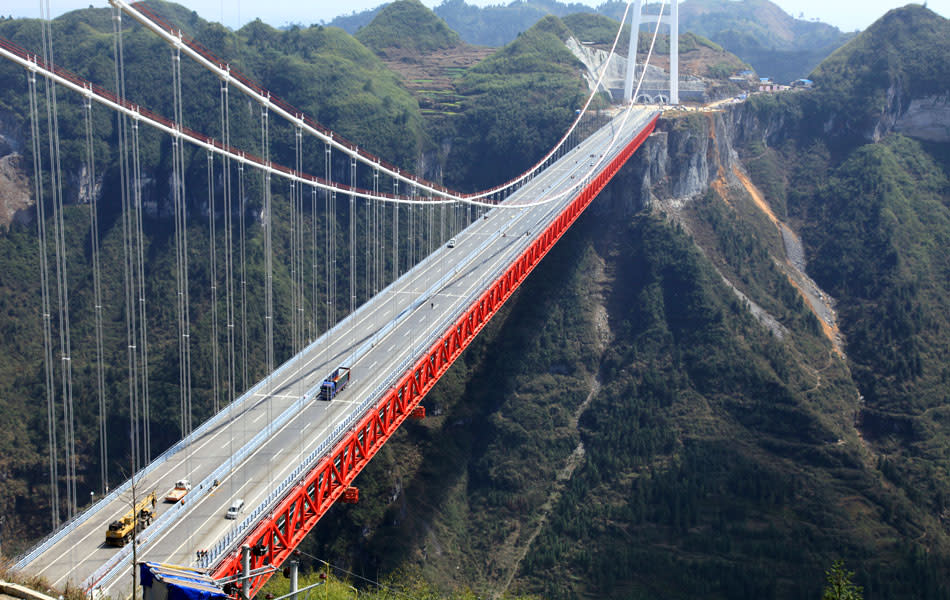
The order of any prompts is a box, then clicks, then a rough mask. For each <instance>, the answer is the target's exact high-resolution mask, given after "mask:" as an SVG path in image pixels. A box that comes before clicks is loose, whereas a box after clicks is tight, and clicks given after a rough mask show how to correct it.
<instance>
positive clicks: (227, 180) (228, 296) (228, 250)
mask: <svg viewBox="0 0 950 600" xmlns="http://www.w3.org/2000/svg"><path fill="white" fill-rule="evenodd" d="M221 133H222V137H223V139H224V145H225V147H230V146H231V111H230V107H229V105H228V83H227V81H222V82H221ZM223 182H224V271H225V287H224V296H225V305H226V319H227V321H226V323H227V324H226V326H225V328H226V329H227V334H228V335H227V338H228V354H227V363H228V396H227V402H228V404H229V405H230V404H231V401H232V400H234V398H235V397H237V391H236V390H235V389H234V388H235V384H234V379H235V366H234V240H233V237H234V235H233V231H232V227H231V225H232V207H231V157H230V156H225V157H224V178H223Z"/></svg>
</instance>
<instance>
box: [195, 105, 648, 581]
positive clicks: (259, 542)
mask: <svg viewBox="0 0 950 600" xmlns="http://www.w3.org/2000/svg"><path fill="white" fill-rule="evenodd" d="M658 118H659V117H658V116H657V117H654V118H653V120H652V121H650V123H648V124H647V126H646V127H645V128H644V129H643V131H641V132H640V133H639V134H638V135H637V136H636V137H635V138H634V139H633V141H631V142H630V143H629V144H628V145H627V146H626V147H625V148H624V149H623V150H622V151H621V152H620V154H618V155H617V156H616V157H615V158H614V159H613V160H612V161H611V162H610V164H608V165H607V167H606V168H605V169H604V170H603V171H601V172H600V174H598V175H597V176H596V177H594V179H593V180H592V181H591V182H590V183H589V184H588V185H587V186H586V187H585V188H584V189H583V191H581V193H580V194H579V195H578V196H577V197H576V198H575V199H574V200H573V201H572V202H571V203H570V204H569V205H568V206H567V207H566V208H565V209H564V211H563V212H562V213H561V214H560V215H558V217H556V218H555V219H554V221H553V222H552V223H551V224H550V225H548V227H547V228H545V230H544V231H543V232H542V233H541V234H540V235H539V236H538V237H537V238H535V240H534V241H533V242H532V243H531V245H529V246H528V247H527V248H526V249H525V250H524V251H523V252H522V253H521V255H520V256H518V258H516V259H515V260H514V262H512V264H511V265H510V266H509V267H508V269H507V270H505V272H504V273H503V274H502V275H501V276H500V277H499V278H498V279H497V280H496V281H495V282H494V283H492V284H491V286H490V287H489V288H488V289H487V290H485V292H484V293H482V295H481V296H480V297H479V298H478V300H476V301H475V303H474V304H472V305H471V306H470V307H469V308H468V310H466V311H465V313H464V314H463V315H462V316H461V317H460V318H459V319H458V320H457V321H456V322H455V324H454V325H452V326H451V327H449V328H448V329H447V330H446V331H445V332H444V333H443V334H442V337H441V338H439V340H438V341H436V342H435V343H434V344H433V345H432V347H431V348H429V350H428V351H427V352H426V353H425V355H424V356H422V357H421V358H420V359H419V360H418V361H417V362H416V363H415V365H414V366H413V367H412V368H411V369H409V370H408V371H406V373H404V374H403V375H402V377H401V378H400V379H399V380H398V382H397V383H396V384H395V385H394V386H393V387H392V388H390V389H389V390H388V391H387V392H386V394H385V395H384V396H383V398H382V399H380V401H379V402H378V403H377V404H376V406H374V407H373V408H371V409H370V410H369V411H368V412H367V413H366V415H365V416H364V417H363V418H362V419H361V420H360V421H359V422H358V423H357V425H356V426H355V427H353V429H351V430H350V431H349V432H348V433H347V434H346V436H345V437H344V439H343V440H341V441H340V443H339V444H337V445H336V447H334V449H333V450H332V451H331V452H330V453H329V454H327V456H326V457H324V458H323V459H322V460H321V461H320V462H319V463H318V464H317V465H316V466H315V467H314V468H313V469H312V470H311V471H310V472H309V473H307V474H306V475H305V476H304V477H303V479H302V480H301V482H300V483H299V484H298V485H297V486H295V487H294V488H292V489H291V490H290V491H289V492H288V493H287V495H286V496H285V497H284V498H283V500H281V501H280V503H279V504H278V505H277V507H276V508H274V510H273V511H271V512H270V513H269V514H268V515H267V516H265V517H264V518H263V519H262V520H261V522H260V523H259V524H258V525H257V527H255V528H254V529H252V530H251V533H250V534H249V535H248V536H247V537H246V538H245V540H244V542H243V543H244V544H247V545H249V546H251V548H252V554H251V570H254V569H257V568H259V567H263V566H266V565H274V566H280V565H281V564H283V562H284V560H286V559H287V557H289V556H290V555H291V553H292V552H293V550H294V548H296V547H297V545H298V544H299V543H300V542H301V541H302V540H303V538H304V537H305V536H306V535H307V534H308V533H309V532H310V530H311V529H313V527H314V526H315V525H316V524H317V521H319V520H320V518H321V517H322V516H323V515H324V514H325V513H326V512H327V510H328V509H329V508H330V506H332V505H333V503H334V502H336V501H337V500H338V499H339V498H340V497H341V496H342V495H343V493H344V491H345V490H346V488H347V486H349V485H350V483H351V482H352V481H353V480H354V479H355V478H356V475H357V474H358V473H359V472H360V471H361V470H362V469H363V467H365V466H366V464H367V463H368V462H369V461H370V459H372V458H373V456H375V454H376V453H377V452H378V451H379V449H380V448H382V446H383V444H385V443H386V441H388V440H389V438H390V437H392V435H393V434H394V433H395V432H396V429H398V428H399V426H400V425H401V424H402V423H403V421H405V420H406V419H407V418H409V417H411V416H412V412H413V409H414V408H415V407H416V406H417V405H418V404H419V402H420V401H421V400H422V398H423V397H424V396H425V395H426V394H427V393H428V392H429V390H431V389H432V387H433V386H434V385H435V383H436V382H437V381H438V380H439V378H440V377H441V376H442V375H443V374H444V373H445V372H446V371H448V369H449V367H451V366H452V363H453V362H455V359H457V358H458V357H459V355H461V354H462V351H463V350H465V348H466V347H468V345H469V344H470V343H471V342H472V340H473V339H474V338H475V336H476V335H478V333H479V332H480V331H481V330H482V328H484V327H485V325H486V324H487V323H488V321H489V320H490V319H491V318H492V317H493V316H494V315H495V314H496V313H497V312H498V311H499V309H501V306H502V305H503V304H504V303H505V301H506V300H507V299H508V298H509V297H510V296H511V294H513V293H514V291H515V290H516V289H517V288H518V286H519V285H520V284H521V282H522V281H524V280H525V278H526V277H527V276H528V275H529V274H530V273H531V271H532V270H533V269H534V268H535V266H537V264H538V263H539V262H540V261H541V259H542V258H544V256H545V255H546V254H547V253H548V251H549V250H550V249H551V248H552V247H553V246H554V244H555V243H556V242H557V241H558V240H559V239H561V236H563V235H564V233H565V232H566V231H567V230H568V229H569V228H570V226H571V225H572V224H573V223H574V221H576V220H577V219H578V217H580V215H581V213H582V212H584V209H586V208H587V207H588V206H589V205H590V203H591V202H592V201H593V200H594V198H596V197H597V194H599V193H600V192H601V190H603V189H604V187H605V186H606V185H607V183H608V182H610V180H611V179H612V178H613V177H614V175H616V174H617V171H619V170H620V168H621V167H622V166H623V165H624V163H626V162H627V160H628V159H629V158H630V157H631V156H632V155H633V153H634V152H636V150H637V148H639V147H640V145H641V144H642V143H643V141H644V140H645V139H646V138H647V136H649V135H650V133H652V132H653V128H654V127H655V126H656V121H657V119H658ZM240 571H241V558H240V551H239V550H238V551H235V552H232V553H231V554H229V555H227V556H226V557H225V558H224V559H223V560H222V561H221V562H220V563H219V564H218V566H217V567H216V568H215V569H214V571H213V576H214V578H215V579H222V578H225V577H231V576H234V575H238V574H239V573H240ZM269 577H270V573H267V574H264V575H259V576H257V577H255V578H254V579H253V580H252V581H251V582H250V594H251V595H253V594H254V593H256V592H257V591H258V590H259V589H260V588H261V586H263V585H264V583H265V582H266V581H267V579H268V578H269Z"/></svg>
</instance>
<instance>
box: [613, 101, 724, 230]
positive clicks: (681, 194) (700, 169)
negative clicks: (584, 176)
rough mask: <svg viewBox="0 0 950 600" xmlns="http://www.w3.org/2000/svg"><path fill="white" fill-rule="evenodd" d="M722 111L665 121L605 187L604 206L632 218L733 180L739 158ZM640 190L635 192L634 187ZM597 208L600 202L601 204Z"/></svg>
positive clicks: (684, 200)
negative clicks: (721, 180) (651, 207)
mask: <svg viewBox="0 0 950 600" xmlns="http://www.w3.org/2000/svg"><path fill="white" fill-rule="evenodd" d="M731 127H732V123H731V121H729V120H727V119H724V118H723V117H722V115H721V114H718V113H710V114H708V115H688V116H684V117H682V118H674V119H663V118H661V119H660V121H659V123H658V124H657V128H656V130H655V131H654V132H653V134H652V135H651V136H650V137H649V138H647V140H646V141H645V142H644V144H643V146H642V147H641V148H640V150H639V151H637V153H636V154H635V155H634V156H633V158H631V159H630V162H629V163H627V165H626V166H625V167H624V168H623V169H622V170H621V171H620V173H618V174H617V177H616V178H615V182H616V183H612V184H611V185H610V186H608V187H607V189H606V190H605V196H606V197H605V198H604V199H605V200H606V201H605V202H601V203H599V204H600V208H599V209H600V210H609V211H611V212H614V213H619V214H621V215H625V216H629V215H632V214H633V213H635V212H637V211H638V210H640V209H642V208H644V207H646V206H653V205H656V204H657V203H664V204H668V205H670V206H673V207H677V206H681V205H682V203H684V202H686V201H688V200H689V199H691V198H694V197H696V196H697V195H700V194H703V193H705V191H706V189H707V188H708V187H709V186H710V185H712V184H713V183H714V182H715V181H717V180H719V179H724V180H725V181H727V182H729V183H733V179H734V177H733V175H732V171H733V167H734V166H735V165H736V164H737V161H738V158H737V155H736V152H735V150H734V149H733V148H732V144H731V141H730V140H731V139H732V137H733V131H731V129H730V128H731ZM631 189H633V190H635V193H633V194H631V193H629V190H631ZM595 206H596V205H595Z"/></svg>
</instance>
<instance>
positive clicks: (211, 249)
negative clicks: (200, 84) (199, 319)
mask: <svg viewBox="0 0 950 600" xmlns="http://www.w3.org/2000/svg"><path fill="white" fill-rule="evenodd" d="M214 229H215V227H214V155H213V154H212V153H211V152H208V256H209V259H210V261H211V274H210V277H209V279H210V283H211V380H212V381H211V393H212V400H213V406H214V412H215V413H217V412H218V410H220V408H221V398H220V392H221V390H220V389H219V384H220V381H221V380H220V373H219V371H218V342H219V341H220V340H219V337H218V254H217V252H216V250H215V245H216V243H215V232H214Z"/></svg>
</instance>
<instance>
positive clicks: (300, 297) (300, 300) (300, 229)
mask: <svg viewBox="0 0 950 600" xmlns="http://www.w3.org/2000/svg"><path fill="white" fill-rule="evenodd" d="M296 142H297V156H298V158H297V173H303V130H302V129H301V128H300V127H299V126H298V127H297V137H296ZM304 189H305V188H304V184H303V183H298V184H297V257H296V260H297V315H298V316H297V326H298V327H299V328H300V332H299V333H298V343H299V344H300V345H299V346H298V351H299V350H300V349H302V348H303V347H304V346H306V345H307V344H306V339H307V334H306V322H307V319H306V309H305V308H304V306H305V305H306V294H305V293H304V291H305V290H306V287H305V286H304V270H303V265H304V258H303V256H304V243H303V240H304V226H303V224H304V218H303V203H304V198H303V193H304Z"/></svg>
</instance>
